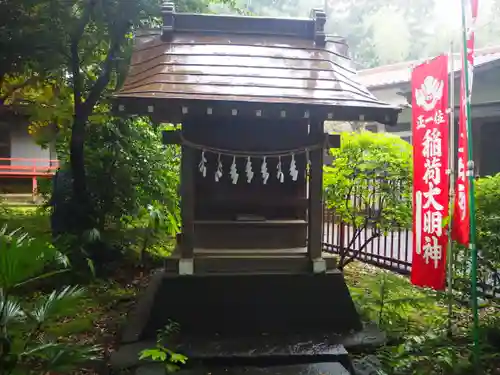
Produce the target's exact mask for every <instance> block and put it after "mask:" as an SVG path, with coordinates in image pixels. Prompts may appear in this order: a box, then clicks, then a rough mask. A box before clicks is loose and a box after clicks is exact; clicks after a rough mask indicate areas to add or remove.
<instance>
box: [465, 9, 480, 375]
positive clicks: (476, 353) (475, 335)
mask: <svg viewBox="0 0 500 375" xmlns="http://www.w3.org/2000/svg"><path fill="white" fill-rule="evenodd" d="M465 1H466V0H461V3H462V43H463V56H462V58H463V65H462V66H463V69H464V78H465V79H464V81H465V82H464V87H465V113H466V117H467V145H468V162H467V172H468V179H469V216H470V239H469V249H470V253H471V273H470V278H471V298H472V303H471V305H472V306H471V307H472V316H473V327H472V339H473V343H474V346H473V359H474V371H475V373H476V374H477V375H479V374H480V369H479V368H480V348H479V312H478V298H477V248H476V202H475V186H474V185H475V180H474V177H475V176H474V159H473V149H472V147H473V141H472V121H471V106H470V97H471V92H470V91H469V61H468V58H467V54H468V53H467V52H468V51H467V39H468V38H467V24H466V16H465Z"/></svg>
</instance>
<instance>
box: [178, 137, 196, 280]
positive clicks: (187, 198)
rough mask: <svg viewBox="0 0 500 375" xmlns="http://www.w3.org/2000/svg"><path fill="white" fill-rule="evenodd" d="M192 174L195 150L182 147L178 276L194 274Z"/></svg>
mask: <svg viewBox="0 0 500 375" xmlns="http://www.w3.org/2000/svg"><path fill="white" fill-rule="evenodd" d="M194 173H195V150H193V149H192V148H190V147H187V146H182V157H181V180H180V185H181V189H180V190H181V223H182V224H181V236H180V237H181V238H180V243H179V247H180V259H179V274H181V275H192V274H193V273H194V259H193V258H194V203H195V202H194V199H195V194H194Z"/></svg>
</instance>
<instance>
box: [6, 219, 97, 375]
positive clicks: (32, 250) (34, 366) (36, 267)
mask: <svg viewBox="0 0 500 375" xmlns="http://www.w3.org/2000/svg"><path fill="white" fill-rule="evenodd" d="M54 265H55V267H52V266H54ZM49 266H51V269H52V270H51V271H47V269H48V267H49ZM68 266H69V264H68V260H67V258H66V257H65V256H63V255H62V254H61V253H59V252H57V251H56V250H55V249H54V247H52V246H51V245H48V244H46V243H45V242H43V241H40V240H37V239H34V238H30V237H29V236H28V235H27V234H26V233H22V232H21V231H20V230H19V229H18V230H14V231H11V232H9V230H8V228H7V226H4V227H3V228H2V229H1V230H0V375H14V374H15V375H17V374H19V375H20V374H46V373H49V372H50V373H57V372H59V373H68V371H70V370H71V369H73V368H74V367H76V366H78V364H80V363H82V362H85V361H88V360H91V359H95V358H96V356H97V350H98V349H99V348H98V347H96V346H81V345H72V344H68V343H63V342H58V341H57V340H56V339H55V338H53V337H51V336H50V335H49V334H47V332H46V331H45V327H46V326H47V325H48V324H49V323H51V321H52V318H53V317H55V316H59V315H60V314H62V313H63V312H64V310H65V309H67V308H68V307H69V306H70V305H71V304H75V303H77V300H78V298H79V297H81V296H82V294H83V292H84V290H83V289H82V288H80V287H78V286H64V287H62V288H61V289H59V290H54V291H53V292H52V293H50V294H48V295H39V296H38V297H36V298H35V299H34V301H33V300H32V301H30V302H27V301H26V300H25V299H23V298H21V297H20V296H19V294H20V292H19V291H20V288H21V287H25V286H27V285H29V284H31V283H34V282H35V281H39V280H41V279H46V278H49V277H51V276H54V275H56V274H60V273H62V272H67V271H68Z"/></svg>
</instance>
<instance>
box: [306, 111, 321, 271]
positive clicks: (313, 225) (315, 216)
mask: <svg viewBox="0 0 500 375" xmlns="http://www.w3.org/2000/svg"><path fill="white" fill-rule="evenodd" d="M309 125H310V126H309V137H310V138H313V139H320V138H321V137H322V136H323V133H324V130H323V121H322V120H319V119H315V118H314V117H313V118H312V119H311V121H310V123H309ZM323 153H324V150H323V148H318V149H315V150H312V151H311V152H310V154H309V158H310V163H311V165H310V175H309V211H308V213H309V218H308V222H309V231H308V240H307V252H308V255H309V259H310V260H311V264H312V268H313V272H314V273H323V272H325V271H326V262H325V260H324V259H323V258H322V247H323Z"/></svg>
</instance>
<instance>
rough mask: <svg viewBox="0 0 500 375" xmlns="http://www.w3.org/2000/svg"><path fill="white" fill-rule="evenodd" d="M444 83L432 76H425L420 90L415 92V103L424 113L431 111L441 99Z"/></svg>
mask: <svg viewBox="0 0 500 375" xmlns="http://www.w3.org/2000/svg"><path fill="white" fill-rule="evenodd" d="M443 89H444V82H443V81H442V80H440V81H439V80H437V79H436V78H434V77H433V76H427V77H425V79H424V82H423V83H422V85H421V86H420V88H418V89H416V90H415V101H416V102H417V105H418V106H419V107H422V108H423V109H424V110H425V111H432V110H433V109H434V107H435V106H436V103H437V102H438V101H439V100H441V98H442V97H443Z"/></svg>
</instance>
